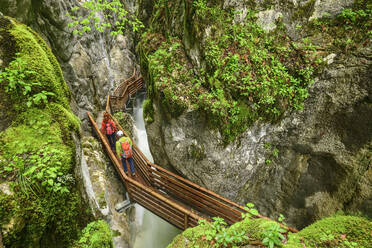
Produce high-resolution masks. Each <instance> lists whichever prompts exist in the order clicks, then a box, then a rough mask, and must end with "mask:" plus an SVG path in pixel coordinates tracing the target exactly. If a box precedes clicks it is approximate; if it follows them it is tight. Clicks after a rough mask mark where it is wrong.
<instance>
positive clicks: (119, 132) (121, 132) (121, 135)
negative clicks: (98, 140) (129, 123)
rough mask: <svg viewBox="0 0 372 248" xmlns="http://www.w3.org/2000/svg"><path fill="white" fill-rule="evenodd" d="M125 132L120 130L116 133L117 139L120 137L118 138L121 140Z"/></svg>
mask: <svg viewBox="0 0 372 248" xmlns="http://www.w3.org/2000/svg"><path fill="white" fill-rule="evenodd" d="M123 135H124V134H123V131H121V130H119V131H118V132H117V133H116V137H118V138H121V137H123Z"/></svg>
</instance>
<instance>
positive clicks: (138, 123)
mask: <svg viewBox="0 0 372 248" xmlns="http://www.w3.org/2000/svg"><path fill="white" fill-rule="evenodd" d="M145 98H146V94H145V93H144V92H138V93H137V96H136V99H135V102H134V105H133V117H134V135H135V141H136V144H137V146H138V147H139V148H140V150H141V151H142V152H143V154H144V155H145V156H146V157H147V159H148V160H150V161H151V162H153V158H152V155H151V153H150V148H149V145H148V141H147V133H146V129H145V122H144V120H143V108H142V103H143V101H144V100H145ZM135 209H136V211H135V212H136V215H135V223H132V224H131V226H132V227H133V226H135V230H137V231H136V235H135V241H134V246H133V247H134V248H164V247H167V245H168V244H170V242H171V241H172V240H173V238H174V237H175V236H176V235H177V234H179V233H181V230H179V229H178V228H176V227H174V226H173V225H171V224H169V223H168V222H166V221H164V220H163V219H161V218H160V217H158V216H157V215H155V214H153V213H151V212H150V211H148V210H147V209H145V208H143V207H142V206H140V205H138V204H135ZM132 230H133V228H132Z"/></svg>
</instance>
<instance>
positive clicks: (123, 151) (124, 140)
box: [116, 130, 136, 176]
mask: <svg viewBox="0 0 372 248" xmlns="http://www.w3.org/2000/svg"><path fill="white" fill-rule="evenodd" d="M116 136H117V137H118V141H116V154H117V155H118V157H120V159H121V163H122V165H123V168H124V172H125V174H127V175H128V167H127V163H126V161H128V163H129V165H130V172H131V173H132V176H135V175H136V173H135V171H134V164H133V156H132V155H133V152H132V146H133V143H132V140H131V139H130V138H129V137H124V134H123V132H122V131H121V130H119V131H118V132H117V133H116Z"/></svg>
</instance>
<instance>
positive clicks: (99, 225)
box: [73, 220, 114, 248]
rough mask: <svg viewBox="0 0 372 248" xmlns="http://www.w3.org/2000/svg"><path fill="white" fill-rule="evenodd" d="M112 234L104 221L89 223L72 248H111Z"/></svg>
mask: <svg viewBox="0 0 372 248" xmlns="http://www.w3.org/2000/svg"><path fill="white" fill-rule="evenodd" d="M112 247H114V245H113V242H112V233H111V231H110V228H109V227H108V225H107V224H106V222H105V221H104V220H98V221H94V222H91V223H89V224H88V225H87V226H86V227H85V228H84V230H83V232H82V235H81V237H80V239H79V241H77V242H76V243H75V244H74V246H73V248H112Z"/></svg>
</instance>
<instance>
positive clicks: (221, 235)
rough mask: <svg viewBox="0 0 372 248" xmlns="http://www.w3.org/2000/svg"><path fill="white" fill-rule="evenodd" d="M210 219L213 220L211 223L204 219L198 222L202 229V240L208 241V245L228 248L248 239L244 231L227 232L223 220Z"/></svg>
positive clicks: (217, 218) (218, 218)
mask: <svg viewBox="0 0 372 248" xmlns="http://www.w3.org/2000/svg"><path fill="white" fill-rule="evenodd" d="M212 219H213V220H214V222H212V223H209V222H207V221H206V220H204V219H201V220H199V225H200V226H201V227H202V228H203V229H204V232H203V239H205V240H207V241H209V242H210V244H212V245H213V244H216V245H218V247H230V246H231V245H233V244H239V243H241V242H243V241H244V240H246V239H247V238H248V237H247V236H246V235H245V232H244V231H240V232H238V231H233V232H231V231H229V230H228V228H227V223H226V222H225V220H224V219H223V218H220V217H213V218H212Z"/></svg>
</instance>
